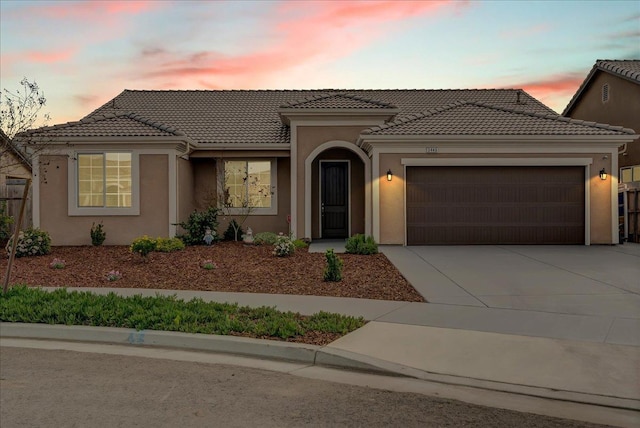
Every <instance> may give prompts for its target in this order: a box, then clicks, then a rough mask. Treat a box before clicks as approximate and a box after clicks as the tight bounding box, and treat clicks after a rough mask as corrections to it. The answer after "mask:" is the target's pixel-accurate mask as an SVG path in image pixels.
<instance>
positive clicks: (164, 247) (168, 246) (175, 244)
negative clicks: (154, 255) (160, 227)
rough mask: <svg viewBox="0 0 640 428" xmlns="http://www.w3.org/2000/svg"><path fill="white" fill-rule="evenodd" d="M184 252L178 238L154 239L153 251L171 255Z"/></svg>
mask: <svg viewBox="0 0 640 428" xmlns="http://www.w3.org/2000/svg"><path fill="white" fill-rule="evenodd" d="M182 250H184V242H182V240H181V239H179V238H158V239H156V249H155V251H160V252H161V253H172V252H174V251H182Z"/></svg>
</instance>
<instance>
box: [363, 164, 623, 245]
mask: <svg viewBox="0 0 640 428" xmlns="http://www.w3.org/2000/svg"><path fill="white" fill-rule="evenodd" d="M605 155H606V156H610V154H607V153H588V154H587V153H579V154H575V153H574V154H569V153H567V154H553V155H551V154H532V155H520V154H518V155H513V154H509V155H507V154H477V155H476V154H473V155H471V154H465V155H454V154H436V155H429V156H425V155H416V154H396V153H394V154H381V155H380V166H379V169H378V171H377V174H375V175H377V177H379V178H378V179H379V189H380V190H379V198H380V199H379V201H380V203H379V206H380V238H379V242H380V243H381V244H399V245H403V244H404V239H405V228H406V225H405V212H404V207H405V200H404V198H405V182H404V181H405V177H404V171H405V169H404V165H402V163H401V159H403V158H404V159H407V158H423V159H446V158H466V159H467V158H477V159H479V158H506V159H508V158H514V157H517V158H526V157H531V158H549V159H554V158H592V159H593V163H592V164H591V165H589V166H588V168H589V177H590V178H589V181H588V186H589V197H590V205H589V207H588V208H587V209H588V210H589V215H590V229H589V230H590V235H591V242H590V243H591V244H612V243H617V240H618V236H617V235H616V236H612V226H611V225H612V217H611V216H612V211H611V187H612V186H611V177H609V178H608V179H607V180H605V181H603V180H601V179H600V177H599V171H600V169H601V168H603V167H604V168H606V169H607V171H610V170H611V160H610V159H608V158H607V159H603V158H604V156H605ZM388 169H391V171H392V172H393V180H392V181H387V179H386V172H387V170H388Z"/></svg>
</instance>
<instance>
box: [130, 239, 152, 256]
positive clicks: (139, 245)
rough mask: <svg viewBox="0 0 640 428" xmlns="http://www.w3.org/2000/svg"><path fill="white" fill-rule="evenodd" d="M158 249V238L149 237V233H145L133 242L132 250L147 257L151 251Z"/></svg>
mask: <svg viewBox="0 0 640 428" xmlns="http://www.w3.org/2000/svg"><path fill="white" fill-rule="evenodd" d="M155 249H156V240H155V239H153V238H149V237H148V236H147V235H144V236H143V237H141V238H136V239H134V240H133V242H132V243H131V247H130V250H131V252H132V253H138V254H140V255H141V256H142V257H143V258H145V259H146V258H147V256H148V255H149V253H150V252H152V251H155Z"/></svg>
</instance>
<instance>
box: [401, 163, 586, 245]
mask: <svg viewBox="0 0 640 428" xmlns="http://www.w3.org/2000/svg"><path fill="white" fill-rule="evenodd" d="M584 192H585V190H584V168H583V167H407V199H406V204H407V243H408V244H409V245H420V244H444V245H455V244H464V245H468V244H583V243H584V225H585V220H584V197H585V193H584Z"/></svg>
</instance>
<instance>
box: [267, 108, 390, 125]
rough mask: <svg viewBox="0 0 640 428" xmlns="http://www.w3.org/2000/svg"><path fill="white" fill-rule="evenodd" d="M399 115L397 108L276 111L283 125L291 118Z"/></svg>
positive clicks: (287, 109)
mask: <svg viewBox="0 0 640 428" xmlns="http://www.w3.org/2000/svg"><path fill="white" fill-rule="evenodd" d="M398 113H400V109H399V108H379V109H368V108H358V109H343V108H340V109H337V108H331V109H328V108H308V109H303V108H280V109H278V115H279V116H280V120H281V121H282V123H284V124H285V125H290V124H291V118H293V117H304V118H308V117H322V116H341V117H350V116H379V117H384V118H391V117H393V116H395V115H397V114H398Z"/></svg>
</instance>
